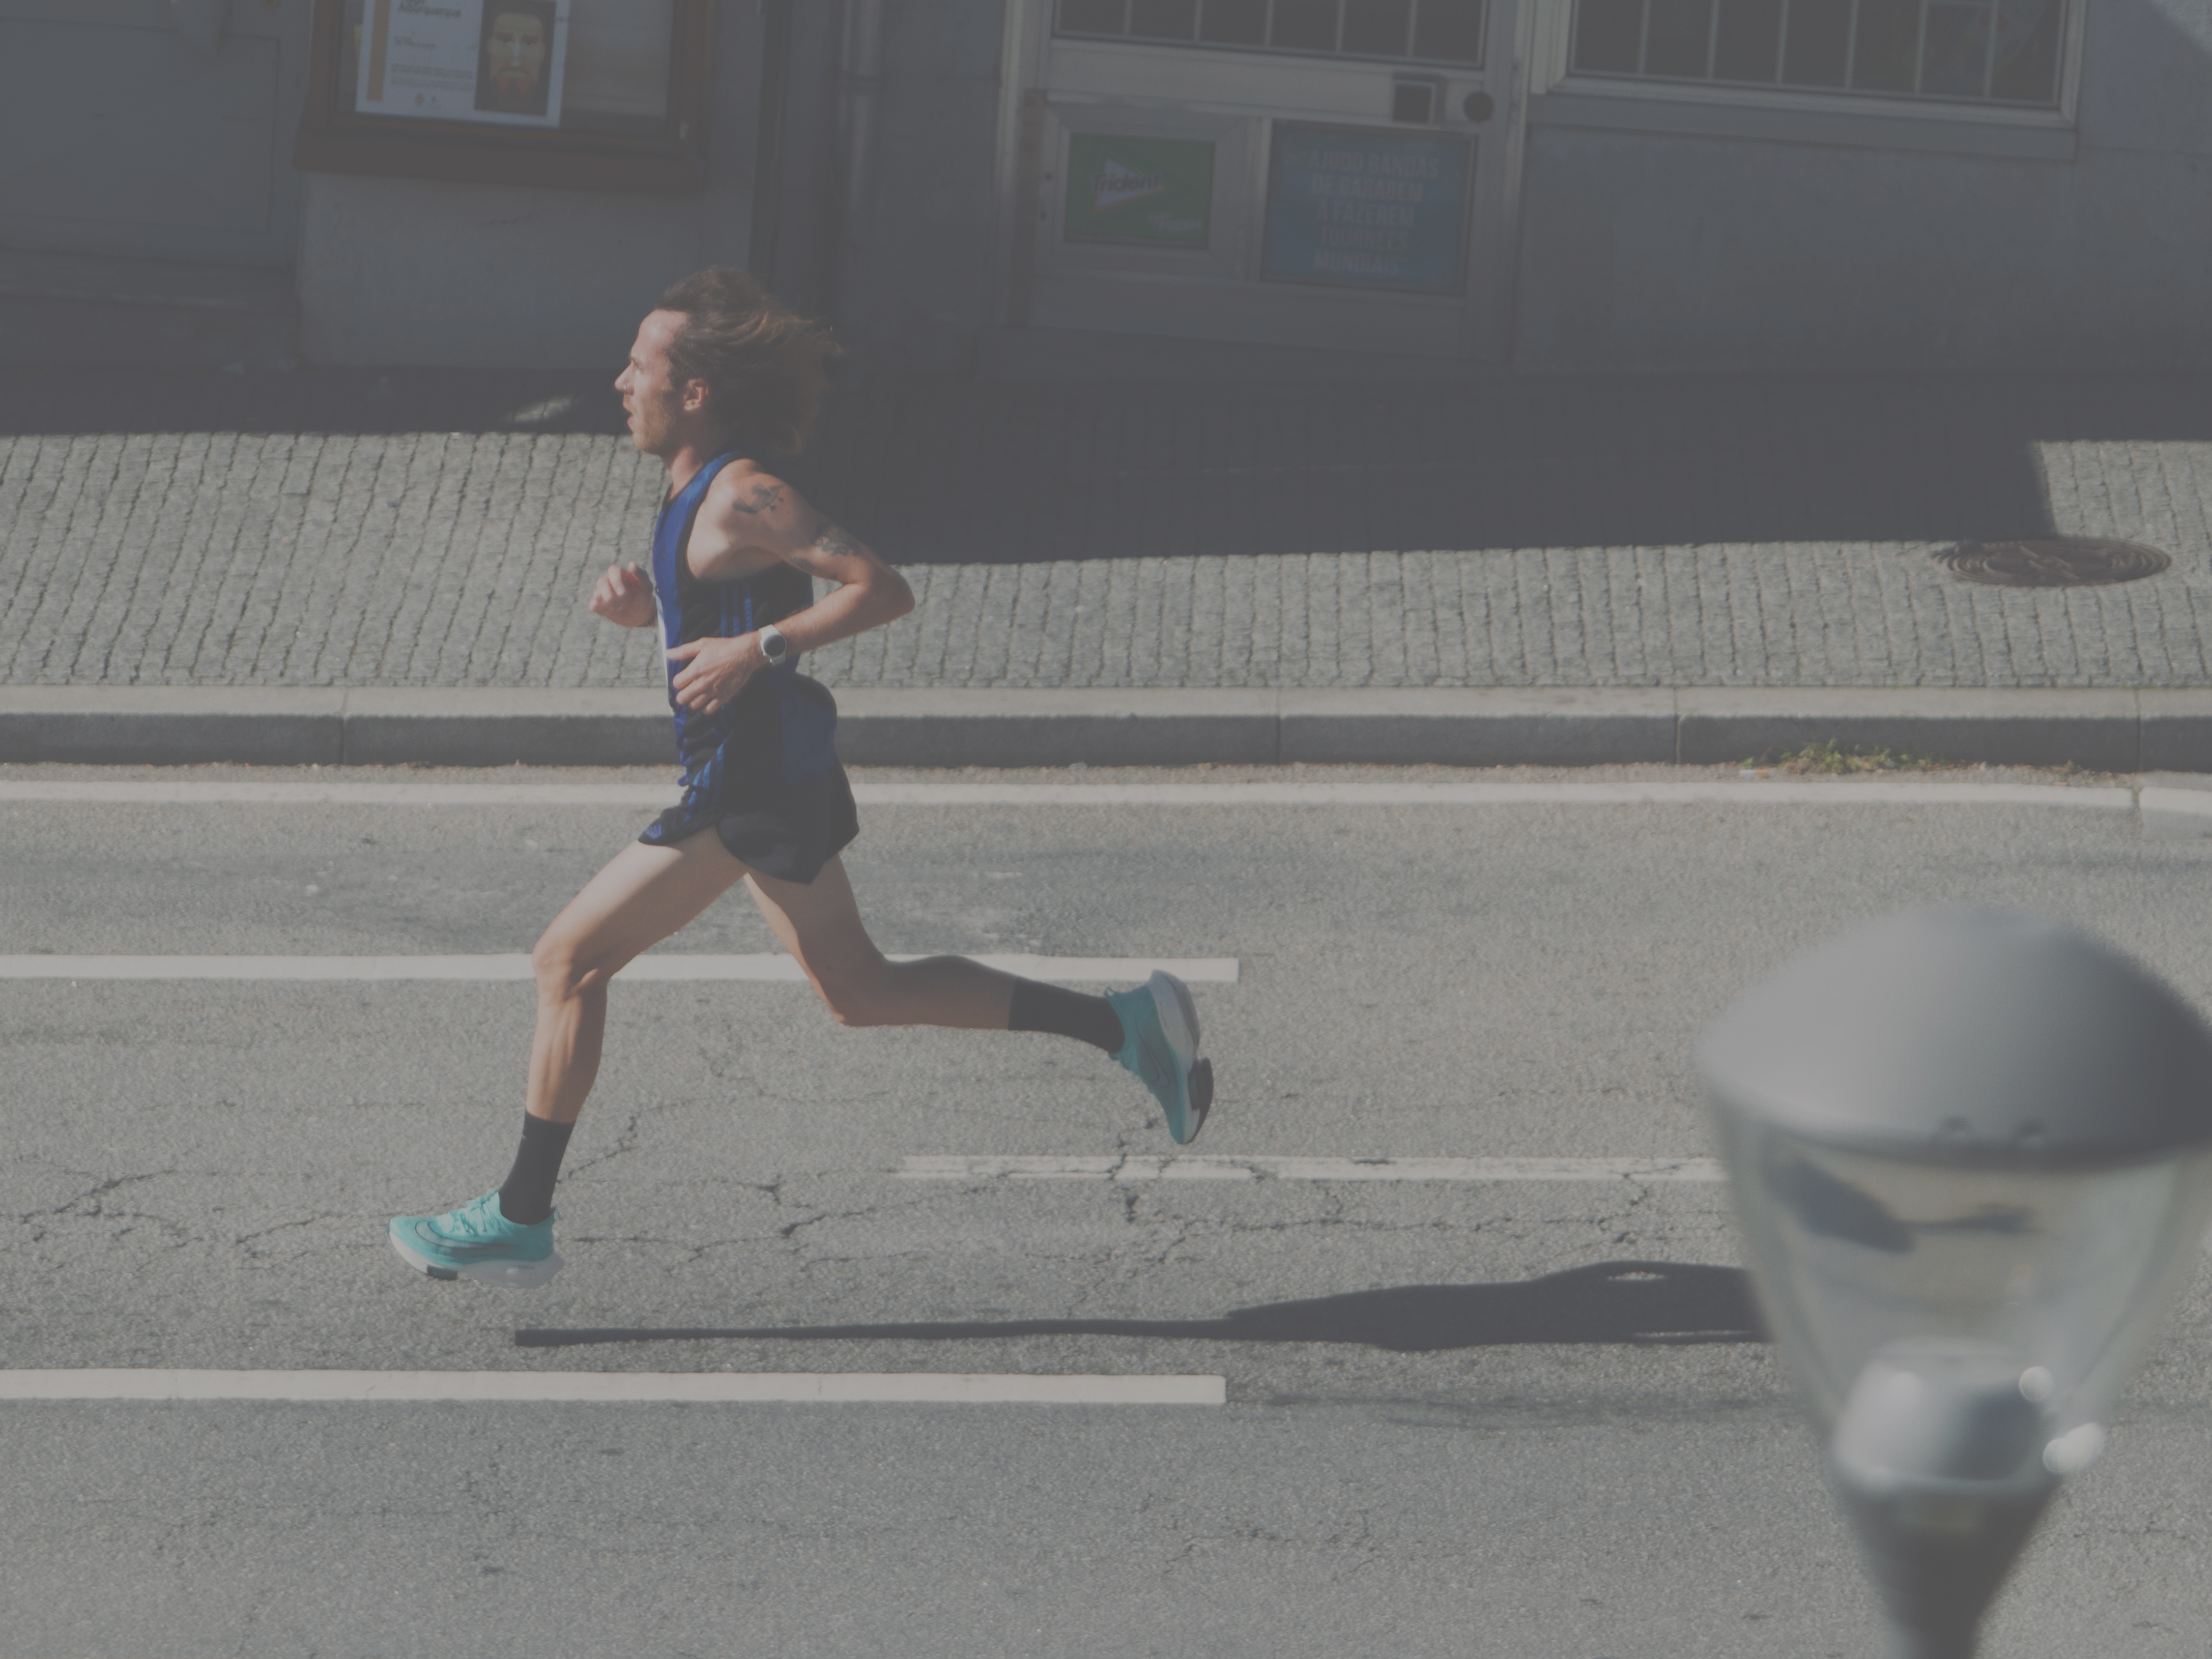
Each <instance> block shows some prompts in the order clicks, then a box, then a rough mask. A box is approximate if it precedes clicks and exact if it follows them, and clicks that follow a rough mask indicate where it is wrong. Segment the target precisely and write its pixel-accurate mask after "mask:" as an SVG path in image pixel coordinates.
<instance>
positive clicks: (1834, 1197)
mask: <svg viewBox="0 0 2212 1659" xmlns="http://www.w3.org/2000/svg"><path fill="white" fill-rule="evenodd" d="M1717 1120H1718V1127H1719V1129H1720V1133H1721V1136H1722V1139H1723V1151H1724V1153H1725V1156H1726V1158H1727V1162H1728V1167H1729V1178H1730V1180H1731V1182H1732V1183H1733V1184H1734V1187H1735V1200H1736V1210H1737V1214H1738V1216H1739V1217H1740V1218H1741V1225H1742V1227H1743V1231H1744V1236H1745V1243H1746V1245H1747V1258H1748V1261H1749V1263H1750V1267H1751V1273H1752V1277H1753V1283H1754V1285H1756V1287H1757V1290H1758V1293H1759V1304H1760V1307H1761V1310H1762V1311H1763V1312H1764V1314H1765V1317H1766V1320H1767V1322H1768V1327H1769V1328H1770V1329H1771V1330H1772V1332H1773V1333H1774V1334H1775V1337H1776V1339H1777V1340H1778V1343H1779V1344H1780V1346H1781V1348H1782V1351H1783V1352H1784V1355H1785V1356H1786V1357H1787V1358H1788V1359H1789V1361H1790V1364H1791V1365H1792V1367H1793V1369H1794V1370H1796V1374H1797V1376H1798V1380H1799V1382H1800V1383H1802V1386H1803V1388H1804V1389H1805V1392H1806V1394H1807V1395H1808V1397H1809V1399H1810V1401H1811V1402H1812V1404H1813V1407H1814V1410H1815V1411H1816V1413H1818V1415H1819V1417H1820V1423H1821V1426H1822V1429H1823V1431H1832V1430H1833V1429H1834V1428H1835V1427H1836V1425H1837V1420H1838V1415H1839V1414H1840V1413H1842V1412H1843V1410H1844V1402H1845V1401H1846V1399H1847V1398H1848V1397H1849V1396H1850V1394H1851V1390H1852V1389H1853V1387H1854V1385H1855V1384H1857V1383H1858V1382H1859V1380H1860V1378H1861V1376H1862V1373H1863V1371H1865V1370H1866V1369H1867V1367H1868V1365H1869V1361H1871V1360H1873V1359H1874V1358H1875V1356H1876V1355H1877V1354H1878V1353H1880V1352H1882V1351H1884V1350H1887V1349H1892V1348H1893V1347H1894V1346H1895V1345H1897V1344H1899V1343H1900V1342H1904V1343H1908V1344H1917V1343H1924V1342H1934V1343H1949V1344H1954V1345H1956V1344H1966V1345H1969V1346H1971V1347H1972V1349H1973V1350H1975V1351H1976V1352H1980V1353H1982V1354H1984V1355H1985V1356H1998V1357H2002V1358H2001V1359H2000V1360H1999V1362H1998V1363H2002V1364H2013V1365H2016V1367H2017V1369H2018V1371H2019V1373H2020V1376H2021V1383H2020V1389H2021V1395H2023V1397H2024V1398H2025V1399H2027V1400H2028V1401H2033V1402H2034V1403H2035V1404H2036V1405H2037V1406H2038V1407H2039V1408H2040V1412H2041V1414H2042V1418H2043V1423H2044V1428H2045V1435H2046V1437H2048V1439H2049V1440H2050V1441H2051V1443H2053V1444H2056V1443H2058V1441H2059V1438H2060V1437H2063V1436H2065V1435H2066V1434H2068V1432H2069V1431H2072V1430H2075V1429H2076V1428H2080V1427H2081V1426H2082V1425H2089V1424H2094V1423H2096V1422H2098V1421H2100V1419H2103V1418H2104V1417H2105V1416H2106V1414H2107V1413H2109V1411H2110V1409H2111V1407H2112V1402H2113V1401H2114V1399H2115V1398H2116V1397H2117V1395H2118V1393H2119V1391H2120V1389H2121V1388H2122V1387H2123V1386H2124V1383H2125V1382H2126V1380H2127V1378H2128V1376H2129V1375H2130V1372H2131V1370H2132V1369H2133V1366H2134V1364H2135V1361H2136V1358H2137V1357H2138V1356H2139V1354H2140V1352H2141V1351H2142V1348H2143V1346H2144V1345H2145V1344H2146V1343H2147V1342H2148V1340H2150V1338H2151V1337H2152V1336H2153V1335H2154V1334H2155V1332H2156V1331H2157V1329H2158V1327H2159V1324H2160V1321H2161V1320H2162V1318H2163V1317H2164V1316H2165V1314H2166V1309H2167V1307H2168V1304H2170V1303H2171V1301H2172V1296H2173V1293H2174V1292H2175V1291H2177V1290H2178V1289H2179V1285H2180V1283H2181V1281H2182V1279H2183V1278H2184V1277H2185V1275H2186V1274H2187V1273H2188V1271H2189V1269H2190V1267H2191V1265H2192V1263H2193V1261H2194V1258H2195V1255H2196V1251H2195V1249H2193V1248H2192V1247H2193V1246H2194V1245H2195V1244H2196V1243H2197V1240H2198V1238H2199V1237H2201V1236H2202V1235H2203V1231H2204V1226H2205V1223H2206V1220H2207V1218H2208V1216H2212V1151H2206V1150H2198V1151H2195V1152H2188V1153H2186V1154H2184V1155H2181V1156H2176V1157H2168V1158H2160V1159H2155V1160H2152V1161H2147V1162H2143V1163H2138V1164H2121V1165H2106V1166H2103V1167H2092V1168H2087V1169H2076V1170H2063V1169H2059V1170H2053V1169H2047V1168H2046V1169H2024V1168H2021V1167H2018V1166H2017V1165H2015V1166H2014V1167H2009V1168H1993V1169H1974V1168H1971V1167H1967V1168H1962V1167H1960V1164H1958V1163H1956V1162H1948V1161H1947V1162H1942V1163H1935V1162H1915V1161H1911V1160H1908V1159H1901V1158H1895V1157H1891V1156H1881V1155H1875V1154H1869V1153H1867V1152H1859V1151H1848V1150H1841V1149H1838V1148H1837V1147H1835V1146H1829V1145H1822V1144H1820V1143H1818V1142H1815V1141H1813V1140H1810V1139H1805V1138H1803V1137H1802V1136H1800V1135H1797V1134H1795V1133H1791V1132H1790V1130H1788V1129H1785V1128H1782V1127H1778V1126H1777V1125H1775V1124H1773V1123H1772V1122H1771V1121H1765V1120H1762V1119H1759V1118H1757V1117H1753V1116H1752V1115H1748V1114H1743V1113H1739V1112H1734V1111H1730V1110H1729V1109H1726V1107H1725V1106H1724V1105H1723V1107H1722V1109H1720V1111H1719V1112H1718V1113H1717ZM2064 1455H2065V1454H2064V1452H2063V1449H2062V1450H2061V1451H2059V1452H2056V1453H2053V1454H2051V1457H2052V1459H2053V1460H2058V1461H2052V1462H2051V1468H2052V1472H2053V1473H2064V1472H2066V1471H2065V1470H2064V1469H2063V1468H2061V1467H2060V1462H2059V1461H2063V1457H2064Z"/></svg>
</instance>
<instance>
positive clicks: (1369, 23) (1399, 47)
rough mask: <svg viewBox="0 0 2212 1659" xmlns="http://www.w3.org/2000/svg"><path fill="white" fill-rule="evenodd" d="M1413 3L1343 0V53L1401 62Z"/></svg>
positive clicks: (1391, 0)
mask: <svg viewBox="0 0 2212 1659" xmlns="http://www.w3.org/2000/svg"><path fill="white" fill-rule="evenodd" d="M1412 27H1413V0H1346V3H1345V8H1344V49H1345V50H1346V52H1360V53H1364V55H1366V56H1368V57H1370V58H1403V57H1404V56H1405V55H1406V46H1407V40H1408V39H1409V34H1410V31H1411V29H1412Z"/></svg>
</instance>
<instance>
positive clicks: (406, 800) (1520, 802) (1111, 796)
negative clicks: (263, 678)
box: [0, 779, 2136, 811]
mask: <svg viewBox="0 0 2212 1659" xmlns="http://www.w3.org/2000/svg"><path fill="white" fill-rule="evenodd" d="M853 795H854V799H856V800H858V801H859V802H860V804H861V805H864V806H1663V805H1707V806H1712V805H1719V806H2070V807H2075V808H2092V809H2095V810H2098V811H2129V810H2130V809H2132V808H2133V807H2134V805H2135V804H2136V796H2135V791H2134V790H2132V789H2103V788H2098V789H2092V788H2086V787H2085V788H2078V789H2077V788H2069V787H2066V786H2064V785H2063V784H2041V783H1932V782H1930V783H1913V782H1899V781H1889V780H1884V781H1874V780H1867V779H1838V780H1836V781H1832V782H1826V783H1808V782H1801V781H1780V780H1772V779H1760V780H1757V781H1749V780H1747V781H1733V782H1732V781H1699V782H1686V783H1668V782H1660V781H1653V782H1628V783H1328V782H1301V783H868V782H856V783H855V784H854V786H853ZM676 799H677V796H676V793H675V791H674V790H673V789H671V788H670V787H668V786H666V785H663V784H627V783H622V784H613V783H610V784H599V783H588V784H579V783H345V782H330V783H260V782H237V783H204V782H186V781H175V782H168V781H160V780H144V781H136V782H115V783H107V782H75V781H52V782H48V781H40V780H9V781H0V805H30V804H37V803H64V802H106V803H110V804H113V805H259V806H315V805H354V806H622V807H635V808H639V809H642V810H645V811H659V810H660V809H661V808H662V807H665V806H671V805H674V804H675V802H676Z"/></svg>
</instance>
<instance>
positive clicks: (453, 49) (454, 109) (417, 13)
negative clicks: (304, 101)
mask: <svg viewBox="0 0 2212 1659" xmlns="http://www.w3.org/2000/svg"><path fill="white" fill-rule="evenodd" d="M568 5H569V0H368V9H367V11H366V13H365V14H364V15H363V17H362V37H361V53H360V58H361V62H360V67H359V70H358V71H357V73H358V76H359V81H358V84H357V86H356V88H355V93H354V107H355V109H356V110H357V111H358V112H361V113H362V114H364V115H403V116H417V117H421V118H426V119H433V120H441V121H481V122H487V123H490V124H493V125H501V126H533V127H557V126H559V125H561V83H562V78H563V76H564V75H565V72H566V70H567V68H568Z"/></svg>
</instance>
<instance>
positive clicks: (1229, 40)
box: [1198, 0, 1267, 46]
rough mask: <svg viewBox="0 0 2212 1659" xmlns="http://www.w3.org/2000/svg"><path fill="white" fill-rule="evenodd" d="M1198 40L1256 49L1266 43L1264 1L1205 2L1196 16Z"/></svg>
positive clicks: (1228, 0) (1265, 10)
mask: <svg viewBox="0 0 2212 1659" xmlns="http://www.w3.org/2000/svg"><path fill="white" fill-rule="evenodd" d="M1198 38H1199V39H1200V40H1212V41H1217V42H1218V43H1219V44H1220V45H1222V46H1265V45H1266V44H1267V0H1206V9H1205V10H1204V11H1202V12H1200V14H1199V15H1198Z"/></svg>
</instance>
